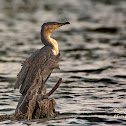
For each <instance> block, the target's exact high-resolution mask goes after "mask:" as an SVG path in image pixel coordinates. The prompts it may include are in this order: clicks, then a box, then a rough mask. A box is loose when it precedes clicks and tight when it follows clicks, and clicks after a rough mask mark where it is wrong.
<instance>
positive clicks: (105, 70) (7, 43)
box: [0, 0, 126, 126]
mask: <svg viewBox="0 0 126 126" xmlns="http://www.w3.org/2000/svg"><path fill="white" fill-rule="evenodd" d="M48 21H58V22H64V21H69V22H70V23H71V25H67V26H64V27H62V28H60V29H58V30H57V31H55V32H54V33H53V35H52V37H53V38H55V39H56V40H57V41H58V43H59V48H60V52H61V59H60V62H59V65H60V68H61V69H60V70H55V71H54V72H53V74H52V75H51V78H50V79H49V81H48V83H47V85H48V86H47V87H48V90H50V89H51V88H52V87H53V86H54V84H55V83H56V81H57V80H58V78H60V77H62V78H63V83H62V84H61V86H60V87H59V88H58V90H57V91H56V92H55V93H54V94H53V95H52V97H54V98H55V99H56V102H57V105H56V110H57V111H59V112H60V113H61V115H60V116H58V117H56V118H55V119H48V120H34V121H32V122H27V121H8V120H5V121H2V122H0V125H2V126H6V125H8V126H17V125H18V126H26V125H30V124H31V125H36V126H42V125H48V126H53V125H54V126H56V125H62V126H64V125H73V126H75V125H79V126H81V125H84V126H90V125H97V126H106V125H110V126H112V125H115V126H120V125H126V1H125V0H62V1H58V0H24V1H22V0H19V1H18V0H1V1H0V115H6V114H7V115H9V114H13V113H14V110H15V108H16V105H17V102H18V99H19V96H20V94H19V92H18V90H14V89H13V87H14V84H15V81H16V75H17V73H18V72H19V71H20V69H21V63H22V62H23V61H24V60H25V59H26V58H27V57H29V56H30V55H31V53H32V52H34V51H35V50H36V49H39V48H41V47H42V46H43V45H42V43H41V41H40V28H41V25H42V24H43V23H44V22H48Z"/></svg>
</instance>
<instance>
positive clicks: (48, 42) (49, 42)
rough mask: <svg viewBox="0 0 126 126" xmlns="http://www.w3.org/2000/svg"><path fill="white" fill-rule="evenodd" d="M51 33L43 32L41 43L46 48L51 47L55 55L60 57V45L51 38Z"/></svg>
mask: <svg viewBox="0 0 126 126" xmlns="http://www.w3.org/2000/svg"><path fill="white" fill-rule="evenodd" d="M50 36H51V33H50V32H47V31H45V32H44V31H41V41H42V43H43V44H44V45H45V46H51V47H52V51H53V53H54V55H58V53H59V49H58V43H57V41H56V40H55V39H53V38H51V37H50Z"/></svg>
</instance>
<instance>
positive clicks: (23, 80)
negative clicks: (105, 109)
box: [14, 46, 53, 95]
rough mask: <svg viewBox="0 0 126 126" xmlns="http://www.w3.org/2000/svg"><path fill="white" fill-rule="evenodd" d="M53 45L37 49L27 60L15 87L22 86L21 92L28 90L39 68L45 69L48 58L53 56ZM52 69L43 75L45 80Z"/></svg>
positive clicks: (24, 92)
mask: <svg viewBox="0 0 126 126" xmlns="http://www.w3.org/2000/svg"><path fill="white" fill-rule="evenodd" d="M52 55H53V52H52V47H49V46H44V47H43V48H41V49H39V50H37V51H35V52H34V53H33V54H32V55H31V56H30V57H29V58H28V59H26V60H25V62H24V64H23V67H22V69H21V71H20V72H19V74H18V76H17V81H16V84H15V86H14V88H15V89H16V88H19V86H21V88H20V93H21V94H23V95H25V94H26V92H27V90H28V89H29V88H30V86H31V85H32V83H33V81H34V79H35V77H36V75H37V73H38V70H39V69H40V70H41V72H42V71H43V70H44V66H45V65H46V63H47V62H48V60H49V59H50V58H51V57H52ZM51 72H52V71H51V70H50V71H48V72H47V73H46V75H44V76H42V78H43V80H44V81H45V80H46V79H47V78H48V76H50V73H51Z"/></svg>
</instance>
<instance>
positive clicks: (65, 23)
mask: <svg viewBox="0 0 126 126" xmlns="http://www.w3.org/2000/svg"><path fill="white" fill-rule="evenodd" d="M67 24H70V22H64V23H59V25H60V26H62V25H67Z"/></svg>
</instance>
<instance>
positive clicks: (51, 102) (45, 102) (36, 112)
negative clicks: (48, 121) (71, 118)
mask: <svg viewBox="0 0 126 126" xmlns="http://www.w3.org/2000/svg"><path fill="white" fill-rule="evenodd" d="M59 56H60V54H59V55H58V56H57V57H53V58H52V59H50V60H49V61H48V63H47V64H46V66H45V68H44V70H43V71H42V72H41V70H40V69H39V71H38V73H37V75H36V78H35V79H34V82H33V84H32V86H31V87H30V88H29V89H28V91H27V93H26V95H25V98H24V100H23V102H22V103H21V105H20V106H19V108H17V111H15V117H16V118H17V119H18V120H19V119H28V120H31V119H40V118H49V117H55V116H56V115H57V112H56V111H55V105H56V102H55V99H49V96H50V95H51V94H52V93H53V92H54V91H55V90H56V89H57V88H58V87H59V85H60V84H61V81H62V79H61V78H60V79H59V80H58V82H57V84H56V85H55V86H54V87H53V88H52V90H51V91H50V92H48V93H46V85H45V83H44V81H43V76H44V74H46V71H48V70H53V69H55V68H58V69H59V66H58V64H57V62H58V59H59Z"/></svg>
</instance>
